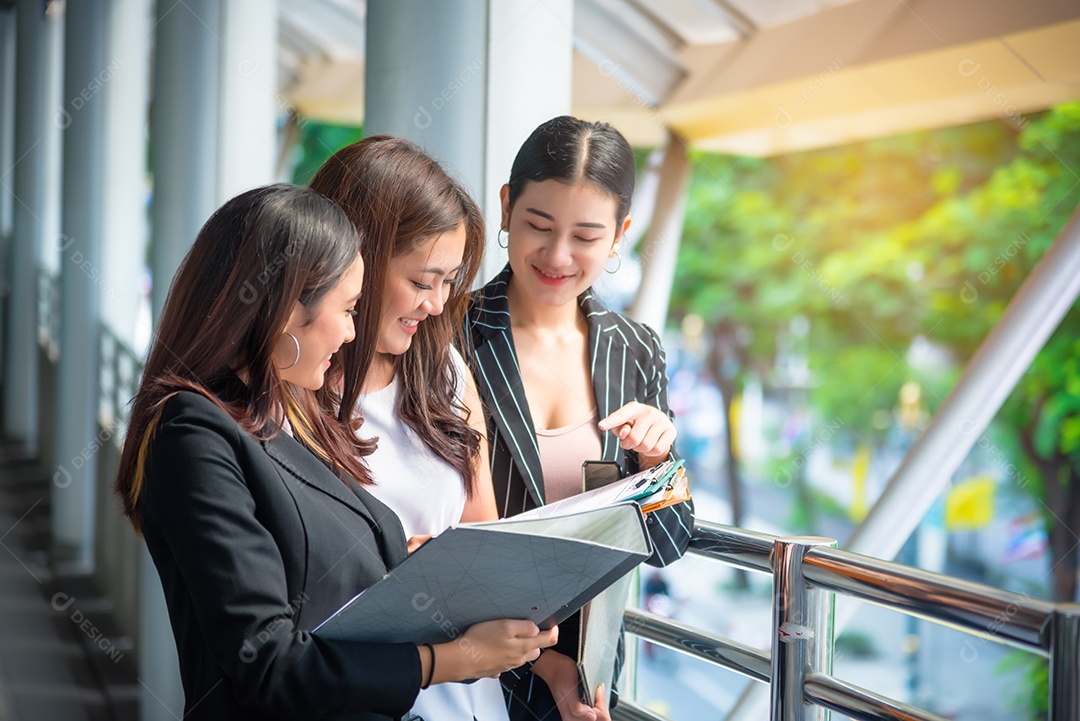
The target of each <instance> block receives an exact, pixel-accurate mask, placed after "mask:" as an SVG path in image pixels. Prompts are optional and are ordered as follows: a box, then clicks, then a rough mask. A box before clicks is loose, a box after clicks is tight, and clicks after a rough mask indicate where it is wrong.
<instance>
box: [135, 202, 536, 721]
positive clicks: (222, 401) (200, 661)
mask: <svg viewBox="0 0 1080 721" xmlns="http://www.w3.org/2000/svg"><path fill="white" fill-rule="evenodd" d="M359 243H360V239H359V236H358V235H357V232H356V230H355V229H354V228H353V226H352V224H351V223H350V222H349V220H348V219H347V218H346V217H345V215H344V214H343V213H342V211H341V210H340V209H338V208H337V207H336V206H335V205H334V204H332V203H331V202H329V201H327V200H325V199H323V198H321V197H319V196H317V195H316V194H315V193H313V192H311V191H309V190H306V189H302V188H296V187H293V186H286V185H278V186H269V187H266V188H259V189H256V190H253V191H248V192H247V193H244V194H242V195H240V196H237V197H236V198H234V199H233V200H231V201H229V202H227V203H226V204H225V205H224V206H222V208H221V209H219V210H218V211H217V212H216V213H215V214H214V215H213V216H212V217H211V218H210V220H209V221H207V223H206V225H205V226H204V227H203V229H202V231H201V232H200V233H199V237H198V238H197V239H196V241H195V243H194V245H193V246H192V249H191V251H190V252H189V254H188V256H187V258H186V259H185V261H184V263H183V265H182V266H181V269H180V271H179V272H178V274H177V276H176V279H175V281H174V284H173V287H172V289H171V291H170V294H169V298H168V300H167V302H166V304H165V308H164V311H163V313H162V319H161V323H160V327H159V330H158V334H157V336H156V338H155V340H154V344H153V346H152V347H151V350H150V355H149V358H148V360H147V364H146V368H145V370H144V373H143V377H142V381H141V385H140V388H139V392H138V394H137V395H136V397H135V401H134V406H133V410H132V417H131V423H130V426H129V431H128V435H127V437H126V439H125V444H124V449H123V455H122V457H121V465H120V471H119V475H118V478H117V491H118V493H119V495H120V497H121V499H122V501H123V504H124V510H125V512H126V514H127V516H128V518H129V519H130V520H131V521H132V523H133V524H134V525H135V527H136V530H139V531H141V533H142V535H143V536H144V538H145V539H146V543H147V547H148V549H149V551H150V554H151V556H152V558H153V560H154V565H155V566H156V567H157V570H158V573H159V574H160V576H161V582H162V585H163V587H164V591H165V598H166V602H167V604H168V608H169V617H170V621H171V624H172V627H173V633H174V635H175V637H176V643H177V649H178V651H179V657H180V673H181V677H182V680H183V685H184V693H185V714H184V718H185V719H207V720H210V719H213V720H215V721H217V720H220V719H270V718H281V719H324V718H333V719H389V718H399V717H401V716H402V715H403V714H405V713H406V712H407V711H408V709H409V708H410V706H411V705H412V702H413V700H414V698H415V697H416V694H417V693H418V691H419V689H420V688H421V687H422V686H427V685H429V684H431V683H440V682H444V681H458V680H463V679H469V678H476V677H480V676H487V675H492V674H496V673H499V672H501V671H503V670H505V669H507V668H511V667H514V666H517V665H519V664H520V663H523V662H525V661H527V660H529V659H533V658H535V657H536V656H537V655H538V653H539V648H540V647H541V646H543V645H549V644H550V643H551V642H553V641H554V634H553V633H551V632H547V633H539V631H538V629H537V628H536V627H535V625H533V624H532V623H530V622H522V621H493V622H488V623H483V624H477V625H476V626H473V627H472V628H470V629H469V630H467V631H466V632H465V634H464V635H463V637H462V638H460V639H458V640H456V641H454V642H451V643H447V644H438V645H436V646H434V647H432V646H429V645H426V644H425V645H424V648H420V647H418V646H417V645H416V644H413V643H407V642H406V643H366V642H359V641H357V642H343V641H327V640H324V639H321V638H319V637H317V636H313V635H312V633H311V630H312V629H313V628H315V627H316V626H317V625H318V624H319V623H321V622H322V621H323V620H324V619H325V618H326V617H328V616H329V615H331V614H332V613H333V612H334V611H335V610H337V609H338V608H339V607H340V606H341V605H343V604H344V603H345V602H347V601H348V600H349V599H350V598H352V597H353V596H355V595H356V594H358V593H360V592H361V591H363V590H364V589H365V588H367V587H368V586H370V585H371V584H372V583H374V582H375V581H377V580H379V579H380V578H381V577H382V576H383V575H384V574H385V573H386V572H387V570H388V569H390V568H392V567H393V566H394V565H395V564H397V563H398V562H400V561H401V560H402V559H403V558H404V557H405V555H406V546H405V538H404V534H403V532H402V529H401V525H400V523H399V522H398V520H397V517H396V516H395V515H394V514H393V513H392V512H391V511H390V510H389V509H387V508H386V507H385V506H384V505H382V504H381V503H379V502H378V501H377V500H376V499H375V498H374V497H372V496H371V495H370V494H369V493H368V492H367V491H366V490H365V489H364V487H363V485H362V484H364V483H370V479H369V478H368V474H367V469H366V467H365V466H364V465H363V463H362V461H360V460H358V459H359V458H360V457H361V456H362V455H363V454H365V453H367V452H369V449H368V448H366V447H365V446H363V444H361V443H360V442H359V441H357V440H356V438H355V436H354V435H353V434H352V433H350V429H348V428H346V427H344V426H342V425H341V424H339V423H337V422H336V421H335V420H334V419H332V418H330V417H328V416H326V415H325V414H322V413H321V412H320V411H319V410H318V406H317V404H316V403H315V401H314V398H313V394H312V391H314V390H316V389H318V388H319V387H320V386H321V385H322V382H323V376H324V374H325V372H326V369H327V368H328V367H329V366H330V358H331V356H332V355H333V354H334V353H336V352H337V350H338V349H339V348H340V347H341V345H342V344H344V343H348V342H350V341H351V340H352V339H353V337H354V334H355V331H354V326H353V319H352V316H353V313H354V312H355V306H356V303H357V299H358V298H359V295H360V290H361V285H362V281H363V262H362V260H361V259H360V256H359ZM354 479H355V480H354Z"/></svg>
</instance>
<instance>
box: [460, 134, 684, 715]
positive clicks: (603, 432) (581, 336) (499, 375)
mask: <svg viewBox="0 0 1080 721" xmlns="http://www.w3.org/2000/svg"><path fill="white" fill-rule="evenodd" d="M633 190H634V156H633V152H632V151H631V149H630V146H629V144H628V143H627V142H626V139H625V138H623V136H622V135H621V134H619V132H618V131H617V130H615V129H614V128H613V127H611V126H610V125H607V124H606V123H586V122H583V121H581V120H578V119H576V118H571V117H567V116H563V117H558V118H554V119H552V120H549V121H548V122H546V123H544V124H542V125H541V126H540V127H538V128H537V129H536V130H534V131H533V133H532V135H530V136H529V138H528V139H527V140H526V141H525V143H524V144H523V145H522V147H521V149H520V150H519V151H518V154H517V157H516V158H515V159H514V164H513V167H512V169H511V171H510V181H509V183H507V184H506V185H504V186H503V187H502V190H501V192H500V196H501V200H502V231H505V232H506V233H507V240H506V246H504V247H507V249H508V251H509V257H510V262H509V264H508V265H507V267H506V268H505V269H504V270H503V271H502V272H501V273H500V274H499V275H498V276H496V277H495V279H494V280H492V281H491V282H490V283H488V284H487V285H486V286H484V288H482V289H481V290H480V291H478V292H477V293H476V294H475V295H474V298H473V304H472V306H471V308H470V311H469V316H468V329H469V332H470V341H471V343H472V346H473V348H472V349H471V350H472V353H471V363H472V365H473V373H474V375H475V376H476V380H477V385H478V386H479V388H480V391H481V395H482V397H483V399H484V405H485V408H486V410H487V413H488V414H489V417H488V432H489V442H490V444H491V453H492V459H491V472H492V481H493V484H494V488H495V497H496V503H497V504H498V507H499V514H500V515H502V516H512V515H514V514H517V513H520V512H522V511H525V510H528V509H530V508H534V507H536V506H539V505H543V504H544V503H546V502H550V501H553V500H558V499H559V498H562V497H565V496H567V495H572V494H573V493H576V492H580V491H581V463H582V462H583V461H586V460H597V459H600V460H606V461H615V462H617V463H618V464H619V465H620V467H621V468H622V470H623V472H625V473H632V472H636V471H638V470H641V469H644V468H649V467H652V466H654V465H656V464H657V463H660V462H662V461H664V460H666V459H667V458H668V457H670V456H671V454H672V452H673V451H672V442H673V441H674V440H675V426H674V425H673V423H672V421H671V418H672V414H671V410H670V408H669V407H668V401H667V376H666V370H665V362H664V350H663V348H662V347H661V345H660V341H659V339H658V338H657V336H656V334H655V333H654V332H653V331H652V330H651V329H649V328H648V327H646V326H644V325H641V324H640V323H635V322H634V321H631V320H629V319H628V318H624V317H623V316H621V315H619V314H618V313H614V312H612V311H609V310H608V309H607V308H605V307H604V306H603V305H602V304H601V303H600V302H599V301H598V300H597V299H596V297H595V296H594V295H593V292H592V290H591V286H592V284H593V283H594V282H595V281H596V279H597V278H598V277H599V275H600V273H601V272H602V271H603V270H604V269H605V264H606V263H607V262H608V261H609V259H611V258H616V259H617V258H618V247H619V242H620V241H621V240H622V239H623V237H624V235H625V233H626V230H627V228H628V227H629V226H630V216H629V208H630V198H631V196H632V195H633ZM500 235H501V233H500ZM590 414H591V415H590ZM646 521H647V526H648V529H649V534H650V536H651V538H652V541H653V546H654V548H655V553H654V555H653V557H652V558H650V559H649V563H651V564H653V565H657V566H663V565H666V564H668V563H670V562H672V561H674V560H676V559H677V558H679V557H681V556H682V554H683V553H684V552H685V551H686V548H687V546H688V545H689V542H690V536H691V533H692V529H693V506H692V505H691V504H690V503H684V504H679V505H677V506H674V507H671V508H666V509H662V510H659V511H656V512H654V513H650V514H649V515H648V516H647V518H646ZM575 619H576V617H575ZM575 619H571V621H568V622H564V623H563V624H562V634H563V635H562V638H561V640H560V643H559V644H558V646H557V647H556V649H555V650H551V651H546V652H544V654H543V655H542V656H541V658H540V660H539V661H537V663H536V664H534V665H532V666H531V667H529V668H525V669H516V670H514V671H511V672H508V673H506V674H504V675H503V687H504V690H506V691H507V693H508V696H509V700H510V716H511V719H519V718H524V719H529V720H530V721H532V720H533V719H544V720H546V721H557V720H558V719H559V718H560V716H561V718H562V719H563V721H570V719H574V718H580V719H596V718H602V717H604V716H606V714H607V710H606V709H605V708H599V707H593V708H589V707H588V706H586V705H585V704H583V703H581V702H580V701H579V700H578V698H577V674H576V668H575V666H574V663H573V658H572V657H573V656H575V655H576V640H577V639H576V626H575V623H574V620H575ZM621 656H622V654H621V652H620V654H619V657H620V661H619V662H618V665H621ZM615 676H616V677H618V670H616V674H615ZM537 677H539V678H540V679H542V681H540V680H538V678H537ZM616 699H617V696H616V694H615V692H614V689H612V699H611V705H612V706H614V704H615V701H616ZM598 706H599V704H598Z"/></svg>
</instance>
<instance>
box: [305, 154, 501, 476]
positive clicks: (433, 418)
mask: <svg viewBox="0 0 1080 721" xmlns="http://www.w3.org/2000/svg"><path fill="white" fill-rule="evenodd" d="M311 188H312V189H313V190H314V191H316V192H317V193H320V194H322V195H324V196H326V197H327V198H329V199H331V200H333V201H334V202H335V203H337V204H338V205H340V206H341V207H342V208H344V209H345V213H346V214H347V215H348V216H349V219H350V220H352V222H353V223H354V224H355V225H356V227H357V228H359V229H360V231H361V232H362V233H363V234H364V238H365V240H364V247H363V249H362V251H361V253H362V255H363V256H364V295H365V303H364V304H363V307H362V308H360V309H359V313H357V315H356V337H357V341H356V342H355V343H353V344H352V345H351V346H346V347H344V348H342V349H341V351H340V352H338V353H337V355H336V356H335V360H334V365H333V366H332V367H331V369H330V371H329V375H328V382H327V383H326V385H325V386H323V388H322V390H320V391H319V394H318V395H319V398H320V399H321V400H322V402H323V405H324V407H325V408H328V409H329V408H334V407H337V408H338V413H339V418H340V420H341V421H343V422H345V423H349V422H350V421H351V420H353V418H354V415H355V414H356V401H357V399H358V398H359V396H360V388H361V386H362V385H363V383H364V378H365V377H366V376H367V373H368V370H369V369H370V368H371V362H372V359H373V358H374V356H375V346H376V343H377V342H378V337H379V321H380V319H381V317H382V305H383V303H382V300H383V299H382V296H383V289H384V287H385V284H386V271H387V268H388V267H389V265H390V260H391V259H393V258H395V257H398V256H401V255H404V254H406V253H409V252H411V251H413V250H415V249H416V248H418V247H420V246H421V245H423V244H424V243H425V242H427V241H429V240H431V239H433V238H435V237H437V236H439V235H441V234H442V233H447V232H450V231H452V230H454V229H455V228H457V227H458V226H459V225H461V224H462V223H464V224H465V238H466V241H465V254H464V258H463V259H462V265H461V268H460V270H459V271H458V274H457V282H456V283H455V284H454V286H453V288H452V289H451V291H450V297H449V298H448V299H447V301H446V304H445V306H444V309H443V312H442V314H441V315H438V316H430V317H429V318H427V319H426V320H424V322H423V323H421V324H420V326H419V328H418V330H417V332H416V335H415V336H414V337H413V342H412V346H411V347H410V348H409V350H408V351H406V352H405V353H404V354H402V355H401V356H398V357H397V358H396V359H395V363H396V368H395V373H400V375H401V379H402V383H401V393H400V395H399V397H398V406H397V409H396V410H397V414H398V417H400V418H401V420H402V421H404V422H405V424H406V425H408V426H409V428H411V429H412V430H413V431H414V432H415V433H416V434H417V436H418V437H419V438H420V439H421V440H423V442H424V443H425V445H427V447H428V448H430V449H431V450H432V452H434V453H435V455H437V456H438V457H439V458H441V459H442V460H444V461H446V463H448V464H449V465H450V466H452V467H453V468H455V469H456V470H457V471H458V472H460V474H461V477H462V481H463V482H464V484H465V490H466V493H467V494H468V495H469V496H471V495H472V493H473V485H474V481H475V479H474V468H473V462H474V461H475V459H476V457H477V454H478V453H479V449H480V436H479V434H478V433H477V432H476V431H474V430H473V429H472V428H471V427H470V426H469V425H468V423H466V422H465V421H464V420H463V419H462V414H463V413H464V409H463V407H462V406H461V404H460V403H458V402H457V401H456V400H455V398H454V391H455V388H456V387H457V383H458V380H459V379H458V378H457V377H456V373H455V371H454V367H453V365H452V364H451V362H450V347H451V345H452V344H453V343H454V342H455V340H456V341H461V340H462V335H463V334H462V328H463V321H464V318H465V311H466V309H467V307H468V303H469V289H470V288H471V286H472V282H473V279H474V278H475V277H476V274H477V272H479V270H480V260H481V258H482V256H483V250H484V218H483V215H482V214H481V213H480V209H479V208H478V207H477V206H476V203H475V202H474V201H473V200H472V198H470V197H469V194H468V193H467V192H466V191H465V189H464V188H463V187H462V186H461V184H460V183H458V182H456V181H455V180H454V179H453V178H451V177H450V176H449V175H448V174H447V173H446V171H445V170H443V168H442V167H441V166H440V165H439V164H438V163H437V162H436V161H435V160H433V159H432V158H430V157H428V156H427V155H425V154H424V153H423V151H421V150H420V149H419V148H418V147H416V146H415V145H413V144H412V143H410V142H409V141H407V140H403V139H401V138H392V137H389V136H385V135H377V136H373V137H370V138H365V139H364V140H361V141H360V142H358V143H353V144H352V145H348V146H346V147H344V148H342V149H341V150H339V151H338V152H336V153H334V155H333V156H331V157H330V159H329V160H327V161H326V163H324V164H323V166H322V167H321V168H320V169H319V170H318V172H316V173H315V177H313V178H312V179H311ZM459 347H464V346H462V345H459ZM338 359H340V361H341V362H340V363H339V362H338ZM336 386H340V388H341V394H340V395H338V394H337V393H336V392H335V391H334V387H336Z"/></svg>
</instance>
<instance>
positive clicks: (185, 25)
mask: <svg viewBox="0 0 1080 721" xmlns="http://www.w3.org/2000/svg"><path fill="white" fill-rule="evenodd" d="M156 7H157V17H156V18H155V46H154V85H153V87H154V114H153V119H152V124H151V128H150V142H151V148H152V150H151V153H152V156H153V159H154V165H153V175H154V205H153V209H152V213H151V217H152V230H151V232H152V240H151V261H150V262H151V272H152V274H153V293H152V296H153V317H154V319H155V320H154V322H155V323H156V322H157V318H159V317H160V315H161V308H162V306H163V305H164V303H165V297H166V295H167V294H168V290H169V284H170V283H171V282H172V277H173V275H174V274H175V273H176V269H177V268H178V267H179V265H180V261H181V260H183V257H184V255H185V254H186V253H187V251H188V249H189V248H190V247H191V244H192V242H194V240H195V236H196V234H197V233H198V231H199V228H200V227H202V224H203V223H204V222H206V219H207V218H209V217H210V214H211V213H212V212H213V211H214V210H215V209H216V207H217V205H218V203H217V199H218V191H217V181H218V172H217V168H218V132H219V130H218V129H219V111H218V108H219V100H220V95H219V78H220V77H221V62H220V58H221V37H222V30H221V18H222V5H221V3H220V2H219V1H218V0H185V2H183V3H180V4H179V5H173V4H172V3H168V2H165V3H162V2H159V3H157V4H156ZM139 598H140V609H139V611H140V618H139V680H140V682H141V684H142V688H141V698H140V702H141V703H140V719H141V721H175V719H177V718H180V716H181V715H182V714H183V709H184V694H183V687H182V686H181V684H180V677H179V673H178V670H179V667H178V665H177V661H176V649H175V645H174V641H173V638H172V632H171V628H170V626H169V616H168V612H167V609H166V607H165V602H164V596H163V594H162V591H161V582H160V580H159V579H158V575H157V573H156V571H155V569H154V565H153V563H152V562H151V560H150V557H149V555H148V554H147V553H146V552H145V547H144V549H143V553H142V557H141V562H140V574H139Z"/></svg>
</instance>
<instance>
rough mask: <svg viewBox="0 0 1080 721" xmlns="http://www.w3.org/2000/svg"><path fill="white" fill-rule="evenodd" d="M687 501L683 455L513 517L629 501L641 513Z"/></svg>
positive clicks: (592, 507)
mask: <svg viewBox="0 0 1080 721" xmlns="http://www.w3.org/2000/svg"><path fill="white" fill-rule="evenodd" d="M688 500H690V489H689V487H688V485H687V482H686V470H685V469H684V468H683V460H682V459H681V458H680V459H678V460H673V461H664V462H663V463H661V464H659V465H656V466H653V467H652V468H649V469H647V470H644V471H641V472H640V473H635V474H633V475H631V476H627V477H626V478H620V479H619V480H617V481H613V482H611V483H609V484H607V485H606V486H602V487H600V488H594V489H593V490H591V491H585V492H584V493H579V494H577V495H576V496H570V497H569V498H564V499H562V500H561V501H556V502H554V503H549V504H547V505H546V506H540V507H538V508H534V509H532V510H531V511H526V512H525V513H521V514H518V515H517V516H514V518H545V517H548V516H558V515H563V514H566V513H574V512H580V511H586V510H590V509H596V508H604V507H607V506H612V505H615V504H619V503H626V502H628V501H634V502H635V503H637V505H638V506H640V507H641V510H642V512H644V513H650V512H652V511H655V510H657V509H659V508H666V507H667V506H672V505H675V504H676V503H682V502H683V501H688Z"/></svg>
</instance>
